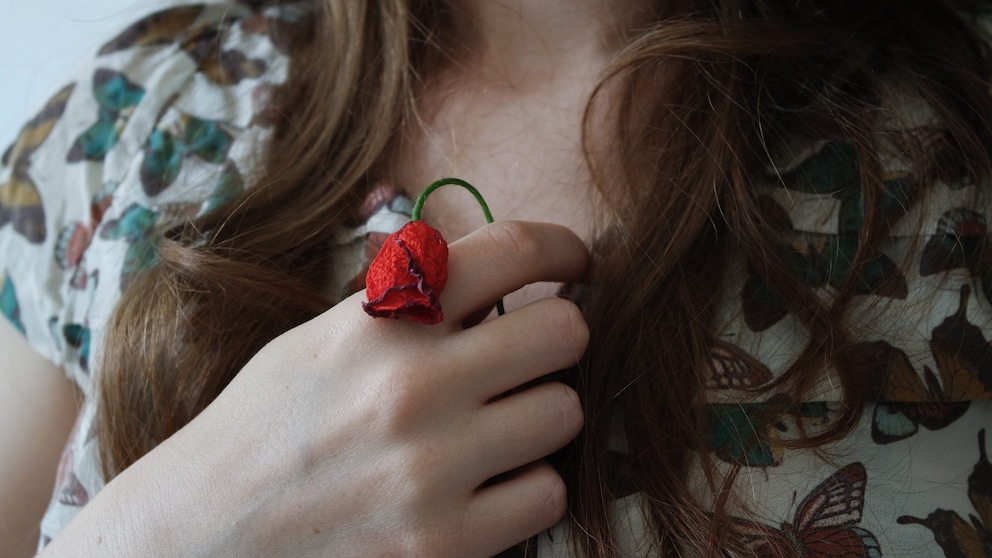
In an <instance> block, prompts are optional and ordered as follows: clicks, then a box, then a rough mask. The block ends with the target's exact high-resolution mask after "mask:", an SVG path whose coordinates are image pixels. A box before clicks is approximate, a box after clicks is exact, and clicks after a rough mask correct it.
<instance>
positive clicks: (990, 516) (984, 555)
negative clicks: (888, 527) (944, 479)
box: [896, 428, 992, 558]
mask: <svg viewBox="0 0 992 558" xmlns="http://www.w3.org/2000/svg"><path fill="white" fill-rule="evenodd" d="M968 500H970V501H971V505H972V506H973V508H974V511H975V513H974V514H968V519H967V520H965V519H964V518H962V517H961V516H960V515H959V514H958V513H957V512H955V511H953V510H946V509H943V508H937V509H936V510H934V511H933V513H931V514H929V515H928V516H926V517H914V516H911V515H902V516H899V518H898V519H897V520H896V521H897V522H898V523H899V524H901V525H922V526H923V527H926V528H927V529H929V530H930V531H932V532H933V537H934V540H935V541H936V542H937V544H938V545H939V546H940V548H941V549H942V550H943V551H944V556H946V557H947V558H992V463H990V462H989V456H988V453H986V451H985V429H984V428H983V429H981V430H980V431H979V432H978V463H976V464H975V466H974V468H972V471H971V474H970V475H969V476H968Z"/></svg>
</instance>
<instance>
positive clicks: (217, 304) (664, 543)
mask: <svg viewBox="0 0 992 558" xmlns="http://www.w3.org/2000/svg"><path fill="white" fill-rule="evenodd" d="M317 3H318V8H319V9H318V10H317V13H316V15H315V16H314V17H313V19H312V21H310V22H309V23H308V26H309V27H308V30H307V34H306V37H305V40H302V41H300V46H299V48H298V49H297V52H296V53H295V55H294V56H293V60H292V70H291V74H290V78H289V80H288V82H287V84H286V85H285V86H284V87H283V88H282V89H281V93H280V94H279V96H278V97H277V99H276V103H277V104H276V106H277V107H278V110H279V111H280V115H281V120H280V122H279V123H278V125H277V130H276V133H275V135H274V137H273V140H272V142H271V144H270V145H269V146H268V148H267V152H266V157H265V159H264V161H262V163H261V168H262V169H263V171H262V172H261V173H260V175H259V178H258V180H257V182H256V184H255V186H254V187H253V188H251V189H250V190H249V191H248V192H247V193H246V194H244V196H242V197H241V199H238V200H236V201H234V202H233V203H231V204H230V205H228V206H226V207H224V208H222V209H220V210H217V211H216V212H214V213H212V214H210V215H207V216H205V217H202V218H200V219H198V220H197V221H196V222H193V223H189V224H186V225H184V226H181V227H178V228H176V229H174V230H171V231H169V232H168V233H167V234H166V236H165V238H164V239H163V240H162V243H161V247H160V254H159V256H160V257H159V261H160V263H159V265H158V266H156V267H155V268H153V269H151V270H149V271H148V272H146V273H144V274H143V275H141V276H139V277H138V278H137V279H135V280H134V281H133V282H132V283H131V284H130V285H129V287H128V288H127V290H126V291H125V292H124V294H123V298H122V300H121V302H120V304H119V306H118V307H117V308H116V310H115V314H114V318H113V320H112V324H111V326H110V330H109V332H108V338H107V345H106V347H105V349H104V351H103V357H102V363H101V377H100V391H99V398H100V399H99V415H98V435H99V437H100V447H101V455H102V459H103V464H104V467H105V472H106V474H107V476H108V477H110V476H113V475H114V474H116V473H118V472H120V471H121V470H123V469H124V468H126V467H127V466H129V465H130V464H131V463H133V462H134V461H135V460H137V459H138V458H139V457H140V456H141V455H143V454H145V453H146V452H148V451H149V450H151V449H152V448H153V447H155V446H156V445H157V444H158V443H160V442H161V441H163V440H164V439H165V438H167V437H168V436H170V435H171V434H172V433H174V432H175V431H176V430H178V429H179V428H181V427H182V426H184V425H185V424H186V423H187V422H188V421H190V420H191V419H192V418H193V417H194V416H196V415H197V413H199V412H200V411H201V410H203V408H204V407H205V406H206V405H208V404H209V403H210V402H211V401H212V400H213V399H214V398H215V397H216V396H217V395H218V394H219V392H220V391H221V390H222V389H223V388H224V386H226V385H227V383H228V382H229V381H230V380H231V378H232V377H233V376H234V375H235V374H237V372H238V370H240V369H241V367H242V366H244V364H245V363H246V362H247V361H248V360H249V359H250V358H251V357H252V356H253V355H254V354H255V353H256V352H257V351H258V350H259V349H260V348H261V347H262V346H263V345H265V344H266V343H267V342H268V341H270V340H271V339H273V338H274V337H276V336H277V335H279V334H281V333H283V332H284V331H286V330H288V329H290V328H291V327H293V326H295V325H297V324H299V323H302V322H303V321H305V320H307V319H309V318H311V317H313V316H314V315H316V314H318V313H320V312H321V311H323V310H325V309H326V308H328V307H329V306H330V305H331V304H332V301H331V300H328V299H327V298H326V296H324V295H323V294H321V293H322V287H324V285H325V283H326V279H327V277H326V270H327V269H328V268H329V266H332V265H333V263H334V262H332V261H328V257H329V256H328V255H327V253H326V250H325V249H324V247H325V246H326V244H327V242H328V240H329V239H330V237H331V235H333V234H334V232H335V230H337V229H339V228H340V227H342V226H344V225H345V224H347V222H348V221H349V219H351V218H352V217H351V216H352V215H354V208H355V206H356V204H357V203H359V202H360V201H361V200H362V199H363V197H364V195H365V193H366V192H367V190H368V187H369V184H370V181H371V180H372V179H374V178H376V176H377V171H378V169H379V168H380V167H381V165H382V164H383V162H384V160H385V159H386V158H387V156H388V153H389V151H390V149H391V147H392V146H394V145H395V142H397V141H402V138H397V137H396V130H400V129H402V128H403V124H404V123H406V122H409V119H410V118H414V117H415V116H416V109H415V103H414V99H415V98H416V95H417V93H418V91H419V87H420V86H421V84H422V82H423V81H426V80H429V78H430V76H431V75H432V74H433V72H435V71H436V70H438V69H439V68H440V67H441V66H442V65H443V64H444V63H445V60H446V54H445V53H446V48H448V47H449V46H450V45H445V44H444V43H443V42H442V41H440V40H439V39H438V37H441V36H445V34H444V31H445V30H446V29H447V28H448V26H449V25H450V19H451V18H450V15H451V9H452V7H451V6H449V5H446V4H444V3H443V2H439V1H437V2H432V1H428V0H420V1H417V0H410V1H409V2H404V1H401V0H366V1H363V2H356V1H352V0H319V1H318V2H317ZM658 4H659V5H658V7H657V9H656V23H655V24H653V25H651V26H648V27H646V28H643V29H640V30H638V31H637V32H636V33H633V34H632V35H631V36H630V37H629V38H628V41H627V43H626V45H625V46H624V48H623V49H622V50H621V51H620V52H619V53H618V54H617V55H616V56H615V59H614V60H613V62H612V64H611V65H610V67H609V68H608V71H607V72H606V74H605V75H604V76H603V78H602V81H601V83H600V87H599V88H597V90H596V92H595V93H594V94H593V95H592V97H591V98H590V100H589V104H588V108H587V111H586V119H585V123H584V125H585V130H586V134H585V135H586V137H587V138H588V137H590V134H589V133H588V132H589V129H590V127H591V126H592V124H593V121H594V120H596V118H595V117H594V114H598V112H597V111H598V108H599V107H601V106H602V103H604V102H605V100H604V99H605V95H604V93H603V92H604V91H605V89H606V88H612V87H618V88H619V89H620V90H621V91H622V93H621V96H620V97H619V99H620V100H619V102H616V101H615V100H611V103H615V105H616V106H615V107H612V108H611V110H610V112H609V113H610V114H612V115H614V116H615V120H614V122H613V125H614V129H615V131H616V133H615V136H616V137H615V138H613V143H612V145H611V147H610V149H609V150H608V153H607V154H605V155H601V156H600V155H597V156H595V157H594V156H592V155H589V156H587V159H588V163H589V165H590V168H591V169H592V173H593V177H594V180H595V182H596V184H597V186H598V187H600V188H601V189H602V190H603V191H604V192H607V191H608V192H617V191H619V192H621V193H622V195H621V196H619V198H618V201H613V202H611V206H610V207H609V208H608V211H604V215H609V217H608V218H607V217H603V218H602V219H601V222H600V223H599V228H600V229H601V230H602V231H604V233H603V234H602V235H600V237H599V241H598V242H597V244H596V246H595V247H594V264H593V269H592V272H591V276H590V277H589V278H588V280H587V282H586V285H585V288H584V289H583V292H584V295H583V300H582V307H583V312H584V314H585V316H586V319H587V321H588V323H589V325H590V330H591V340H590V344H589V348H588V351H587V353H586V354H585V356H584V357H583V359H582V361H581V362H580V364H579V365H578V366H577V367H576V368H575V369H574V370H571V371H569V372H568V374H569V378H570V381H572V382H573V383H574V385H575V386H576V388H577V390H578V392H579V394H580V397H581V399H582V403H583V408H584V410H585V414H586V425H585V428H584V429H583V431H582V433H581V434H580V435H579V437H578V439H577V440H576V441H575V442H574V444H572V446H570V447H569V448H567V449H566V450H564V451H563V452H562V455H561V456H560V459H559V460H558V463H559V464H560V467H561V470H562V473H563V475H564V477H565V479H566V481H567V483H568V487H569V498H570V503H569V508H570V517H571V521H572V522H573V523H574V525H575V527H574V528H573V529H572V533H573V538H574V544H575V546H576V549H577V550H578V551H579V552H582V553H585V554H588V555H592V556H600V557H616V556H618V553H619V551H618V549H617V545H616V541H615V536H614V534H613V530H612V527H611V525H612V524H611V521H612V520H611V517H610V512H609V509H610V502H611V500H613V499H614V498H615V497H617V496H619V495H620V494H618V489H617V488H616V484H617V483H616V479H617V478H618V477H619V476H622V477H623V478H624V482H626V483H628V484H629V485H630V486H633V487H635V488H636V490H638V491H640V492H641V493H642V494H644V495H645V501H646V502H647V508H646V512H647V516H648V520H649V524H650V526H651V528H652V529H651V530H652V534H653V536H654V539H655V543H656V544H657V547H658V548H659V549H660V554H661V555H666V556H677V555H680V552H682V551H684V550H686V549H691V550H692V551H693V552H692V553H693V554H703V555H725V554H728V553H740V554H746V552H744V551H743V549H742V548H741V547H740V545H739V541H736V540H735V538H734V536H733V533H732V530H730V529H728V528H727V527H728V523H727V517H728V514H727V512H726V506H727V503H728V501H729V499H730V488H731V486H732V483H733V476H734V475H733V471H732V472H731V473H730V474H729V475H727V474H718V472H717V469H716V467H715V465H714V464H713V463H712V462H711V460H710V459H709V457H708V455H709V454H708V452H707V451H706V448H705V440H704V436H703V433H702V418H701V417H700V413H699V409H698V406H697V404H698V403H699V402H701V401H703V397H702V395H703V387H702V380H701V379H700V377H699V363H700V362H704V361H705V360H706V359H707V358H708V355H709V353H708V347H709V343H710V341H711V340H712V339H713V336H714V332H713V331H712V327H713V323H712V322H713V318H714V309H715V305H716V303H717V296H718V294H719V293H720V290H721V288H720V287H721V285H722V284H723V281H724V278H725V276H726V272H727V270H726V262H727V261H728V259H729V258H730V257H731V255H732V254H733V255H735V257H741V258H743V259H744V260H745V261H746V262H747V264H748V265H749V266H751V267H752V268H753V269H756V270H760V272H761V274H762V276H763V277H765V278H766V279H767V280H768V282H769V284H770V285H771V287H772V288H774V289H775V290H776V291H777V292H778V293H779V294H780V295H781V298H782V299H783V301H784V303H785V305H786V306H787V308H788V310H789V312H790V313H791V314H792V315H793V316H795V317H796V319H797V321H798V323H800V324H801V325H802V327H804V328H805V329H806V330H807V332H808V333H809V338H810V339H811V341H810V342H809V344H808V345H807V346H806V348H805V349H804V350H803V351H802V352H801V353H800V354H798V355H796V356H795V360H794V362H793V364H792V366H791V367H790V368H789V369H788V370H787V371H786V372H785V373H784V375H783V376H782V377H781V378H779V379H777V380H776V381H775V382H774V383H773V384H772V385H770V386H766V387H764V388H762V389H764V390H766V391H769V392H770V391H774V393H775V394H776V395H775V397H777V398H779V399H778V400H781V401H783V404H785V405H798V404H799V402H801V401H802V398H803V396H804V395H805V394H807V393H808V391H809V390H810V389H811V387H812V384H813V382H814V381H815V380H816V379H817V375H818V374H819V373H821V372H822V368H823V365H824V363H828V364H830V365H832V367H833V368H834V369H836V371H837V374H838V375H839V378H840V385H841V387H842V392H843V396H844V399H843V401H844V405H843V406H842V407H841V412H840V413H839V416H838V417H837V418H836V420H834V421H833V422H832V423H831V424H830V425H829V427H828V428H826V429H825V430H824V431H818V432H817V433H815V434H809V435H808V436H806V437H805V438H803V439H802V440H799V441H798V442H795V444H796V445H799V446H803V447H816V446H819V445H821V444H823V443H825V442H827V441H830V440H835V439H838V438H839V437H841V436H843V435H844V434H845V433H847V432H848V431H849V430H850V429H851V428H852V427H853V425H854V424H855V423H856V421H857V420H858V419H859V417H860V413H861V412H862V409H863V407H864V403H865V402H866V401H868V400H869V399H870V398H871V397H872V396H873V389H874V388H873V386H872V385H870V384H869V383H867V382H866V378H868V377H869V375H868V374H865V367H866V366H867V364H866V363H864V362H863V361H861V360H860V359H859V358H858V357H857V355H855V354H852V352H851V351H850V349H849V347H850V346H851V344H852V342H854V340H855V338H854V335H853V334H852V332H851V330H850V326H849V324H846V323H845V321H844V317H845V312H846V310H847V308H848V306H849V305H850V302H851V299H852V297H853V296H854V294H855V292H856V286H857V282H858V279H859V277H860V275H861V273H862V272H863V271H864V268H865V264H866V261H867V258H868V257H869V256H870V255H871V253H872V250H873V249H874V247H876V246H878V244H879V242H881V240H882V239H884V238H885V236H886V234H887V232H888V226H889V224H890V221H889V220H887V219H886V218H883V217H882V216H881V213H880V211H881V209H880V205H881V199H882V196H883V195H884V194H885V188H886V186H885V183H884V182H883V180H882V165H881V161H880V155H879V147H878V144H877V139H876V135H875V133H876V132H877V131H878V126H879V122H880V121H881V120H882V119H883V118H885V116H886V114H887V110H889V109H890V107H887V106H886V104H885V95H884V91H885V87H886V86H887V84H898V85H899V87H904V88H906V90H907V91H911V92H912V93H913V94H914V95H916V96H919V97H920V98H922V99H923V100H924V101H925V102H926V103H928V104H929V105H930V107H931V108H932V109H933V110H934V111H935V113H936V114H937V115H938V116H939V118H940V120H941V121H942V123H943V127H942V129H941V130H940V134H939V136H940V137H939V140H938V141H937V142H936V143H933V144H930V145H928V146H927V147H926V148H924V147H923V146H921V145H920V144H919V142H915V141H913V138H912V137H911V136H910V135H908V134H906V135H905V137H901V138H900V137H897V136H899V134H898V133H896V132H891V134H892V135H893V137H897V138H896V139H900V141H902V143H901V144H900V145H904V146H905V148H906V152H907V154H908V155H909V158H910V159H911V160H912V161H914V164H915V169H914V170H915V172H916V176H917V179H918V183H919V187H918V188H917V189H916V190H914V192H913V193H912V196H913V197H915V198H921V197H923V196H925V195H926V193H927V190H928V188H929V184H931V183H933V181H934V180H936V179H938V178H942V177H946V176H949V175H953V176H958V177H963V176H970V177H973V178H978V177H988V176H990V175H992V164H990V157H989V146H992V137H990V132H989V129H988V124H989V123H990V122H992V101H990V98H989V91H988V89H989V86H988V77H989V76H990V75H992V72H990V67H989V61H988V59H987V56H986V47H985V45H984V43H983V42H982V41H981V39H980V36H979V34H978V33H977V32H976V31H975V29H973V28H972V25H971V22H970V19H969V16H968V15H967V13H968V12H969V10H972V9H975V8H976V7H981V3H979V2H949V1H946V2H941V1H931V2H909V3H907V2H905V1H898V2H896V1H894V0H876V1H872V2H865V1H863V0H848V1H840V2H838V1H834V0H829V1H828V0H797V1H793V0H788V1H787V0H673V1H667V2H661V1H659V2H658ZM796 136H807V137H839V138H844V139H845V140H846V141H848V142H850V144H851V145H853V147H854V149H855V151H856V154H857V159H858V162H859V180H860V186H861V188H862V191H863V198H864V199H863V201H864V206H865V215H866V217H865V227H864V229H863V231H862V232H861V237H860V239H859V246H860V248H859V250H858V253H857V256H856V257H855V261H854V262H853V265H852V271H851V273H850V274H849V275H848V279H847V282H846V283H845V284H844V285H842V286H841V287H840V288H839V289H837V292H836V294H835V296H833V297H832V298H831V299H830V300H829V301H825V300H823V299H822V298H820V297H819V296H817V294H816V293H814V292H813V290H812V288H811V287H809V286H808V285H806V284H804V283H803V282H802V281H801V280H800V279H799V278H797V277H795V276H794V275H793V274H792V273H790V272H789V268H788V267H787V266H786V262H784V261H783V260H782V258H781V257H780V256H778V255H776V254H777V253H778V252H777V250H776V249H775V242H776V236H775V231H774V227H773V226H772V224H770V223H769V222H768V217H767V215H764V214H763V213H762V208H761V205H760V200H759V199H758V196H757V195H756V194H755V189H754V180H755V177H758V176H761V175H762V173H763V169H765V168H766V167H767V166H768V165H769V164H771V161H770V155H769V153H771V152H773V151H774V150H775V148H776V146H777V145H779V144H780V143H781V142H783V141H786V138H789V137H796ZM593 152H597V151H596V150H594V149H591V147H590V146H589V144H588V143H587V153H593ZM610 199H611V200H613V199H614V198H613V197H612V196H611V198H610ZM630 270H634V272H631V271H630ZM177 316H182V319H179V318H177ZM135 370H141V371H144V372H143V373H142V374H135V373H134V371H135ZM618 429H619V430H621V431H622V432H623V433H624V435H625V437H626V441H627V444H628V446H629V455H631V456H636V458H631V459H628V460H626V461H624V462H623V463H620V464H618V463H617V460H616V459H615V455H614V454H613V453H612V452H611V451H610V445H609V440H610V437H611V435H615V434H616V432H617V431H618ZM696 466H701V467H702V470H703V471H704V477H705V478H706V480H707V482H708V483H709V487H710V490H711V491H712V492H713V494H715V495H716V498H715V500H716V502H715V504H714V505H709V504H704V503H702V502H700V501H699V498H698V496H697V495H696V492H695V491H694V490H693V489H692V488H691V487H690V485H689V481H688V477H689V469H690V467H696Z"/></svg>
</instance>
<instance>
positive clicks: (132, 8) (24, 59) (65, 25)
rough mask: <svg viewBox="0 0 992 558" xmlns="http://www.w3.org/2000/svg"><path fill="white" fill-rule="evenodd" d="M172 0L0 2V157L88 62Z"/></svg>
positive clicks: (19, 0) (18, 0)
mask: <svg viewBox="0 0 992 558" xmlns="http://www.w3.org/2000/svg"><path fill="white" fill-rule="evenodd" d="M166 3H168V0H0V153H2V152H3V150H5V149H6V148H7V146H8V145H9V144H10V143H11V142H12V141H13V140H14V138H15V137H16V136H17V132H18V131H19V130H20V127H21V124H23V123H24V122H26V121H27V120H28V119H30V118H31V117H32V116H33V115H34V113H35V112H36V111H37V110H38V109H40V108H41V106H42V104H43V103H44V102H45V101H46V100H47V99H48V97H49V96H50V95H51V94H53V93H55V91H56V90H57V89H58V88H59V87H60V86H61V85H63V83H62V79H63V78H64V77H65V76H66V72H68V71H69V69H71V68H72V67H73V65H74V64H75V63H76V62H78V61H79V60H81V59H82V58H83V57H84V56H87V55H91V54H92V53H93V52H94V49H95V48H96V47H98V46H99V45H101V44H102V43H103V42H105V41H106V40H107V39H109V38H111V37H113V36H114V35H116V34H117V32H119V31H120V30H122V29H123V28H124V27H126V26H127V25H129V24H131V23H133V22H134V21H135V20H137V19H138V18H140V17H141V16H143V15H145V14H147V13H150V12H152V11H154V10H155V9H156V8H160V7H162V6H163V5H164V4H166Z"/></svg>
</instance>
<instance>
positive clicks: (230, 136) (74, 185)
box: [0, 3, 300, 393]
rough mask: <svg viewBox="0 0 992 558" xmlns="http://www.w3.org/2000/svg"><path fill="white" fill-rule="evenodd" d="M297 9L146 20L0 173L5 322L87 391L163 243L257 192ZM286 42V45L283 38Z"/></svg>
mask: <svg viewBox="0 0 992 558" xmlns="http://www.w3.org/2000/svg"><path fill="white" fill-rule="evenodd" d="M299 17H300V14H299V12H298V11H297V12H294V11H292V10H289V9H280V10H262V11H255V10H252V9H251V8H249V7H248V6H246V5H242V4H235V3H221V4H217V3H211V4H187V5H178V6H174V7H171V8H168V9H165V10H163V11H160V12H157V13H155V14H152V15H149V16H147V17H145V18H143V19H141V20H139V21H137V22H135V23H134V24H132V25H131V26H129V27H127V28H126V29H124V30H123V31H122V32H120V33H119V34H118V35H116V36H115V37H112V38H111V39H110V40H108V41H106V42H105V43H104V44H102V45H101V46H100V47H98V50H97V52H95V53H91V54H90V55H89V56H87V57H85V58H84V60H85V62H83V63H81V64H78V65H77V66H76V68H75V69H74V70H73V71H72V72H71V73H70V75H69V77H68V78H67V79H66V80H65V81H64V85H63V86H61V87H59V88H58V90H57V91H56V92H55V93H54V94H53V95H52V96H51V98H50V99H48V100H47V102H45V103H44V104H43V105H42V106H41V108H40V109H39V110H38V112H37V114H36V115H34V116H33V117H31V119H30V120H28V121H27V123H26V124H25V125H24V127H23V129H22V130H21V133H20V135H19V137H18V138H17V140H16V141H15V143H14V144H13V145H12V146H11V147H10V148H9V149H7V150H6V152H5V153H4V155H3V159H2V167H0V311H2V313H3V315H4V317H5V318H6V319H8V320H9V321H10V322H11V323H12V324H13V325H14V327H15V328H16V329H18V330H19V331H20V332H21V333H22V334H24V335H25V337H26V339H27V340H28V342H29V343H30V345H31V346H32V347H33V348H34V350H35V351H37V352H38V353H39V354H40V355H42V356H44V357H45V358H47V359H48V360H50V361H51V362H53V363H54V364H56V365H58V366H60V367H62V368H63V369H64V370H66V373H67V374H69V376H70V377H72V378H73V379H75V380H76V381H77V383H78V384H79V385H80V387H81V388H82V389H83V391H84V393H88V391H89V390H88V388H89V384H90V383H91V382H90V370H89V361H90V357H91V354H90V353H91V346H92V347H99V346H100V345H99V344H100V342H101V341H102V336H103V332H104V330H105V325H106V324H107V321H108V320H109V318H110V316H111V314H112V312H113V308H114V306H115V304H116V302H117V300H118V298H119V296H120V292H121V290H122V289H123V288H124V287H125V286H126V285H127V282H128V281H129V279H130V278H131V277H133V275H134V274H135V273H137V272H139V271H141V270H142V269H144V268H146V267H148V266H150V265H154V263H155V251H156V245H157V239H158V238H160V236H161V232H162V231H163V230H165V229H166V228H168V227H169V226H170V224H173V223H175V222H177V221H179V220H183V219H188V218H191V217H195V216H196V215H199V214H200V213H202V212H204V211H209V210H210V209H211V208H214V207H217V206H218V205H220V204H223V203H224V202H226V201H227V200H229V199H231V197H232V196H236V195H237V194H238V193H240V191H241V190H242V189H243V187H244V184H245V182H244V180H243V176H244V174H245V173H246V172H247V169H246V166H248V165H251V164H252V161H254V160H256V159H257V157H256V155H257V152H258V148H259V146H261V145H264V143H265V140H266V139H267V135H268V133H269V128H270V127H271V121H270V118H269V117H270V115H269V114H268V113H267V112H266V107H267V105H266V102H267V99H268V98H269V96H270V93H271V91H272V90H273V88H275V87H277V86H278V85H279V84H280V83H282V82H283V81H284V79H285V75H286V68H287V66H288V52H287V48H286V42H285V41H280V40H277V35H278V33H285V31H286V29H287V28H291V26H292V24H293V18H297V19H298V18H299ZM277 32H278V33H277Z"/></svg>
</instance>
